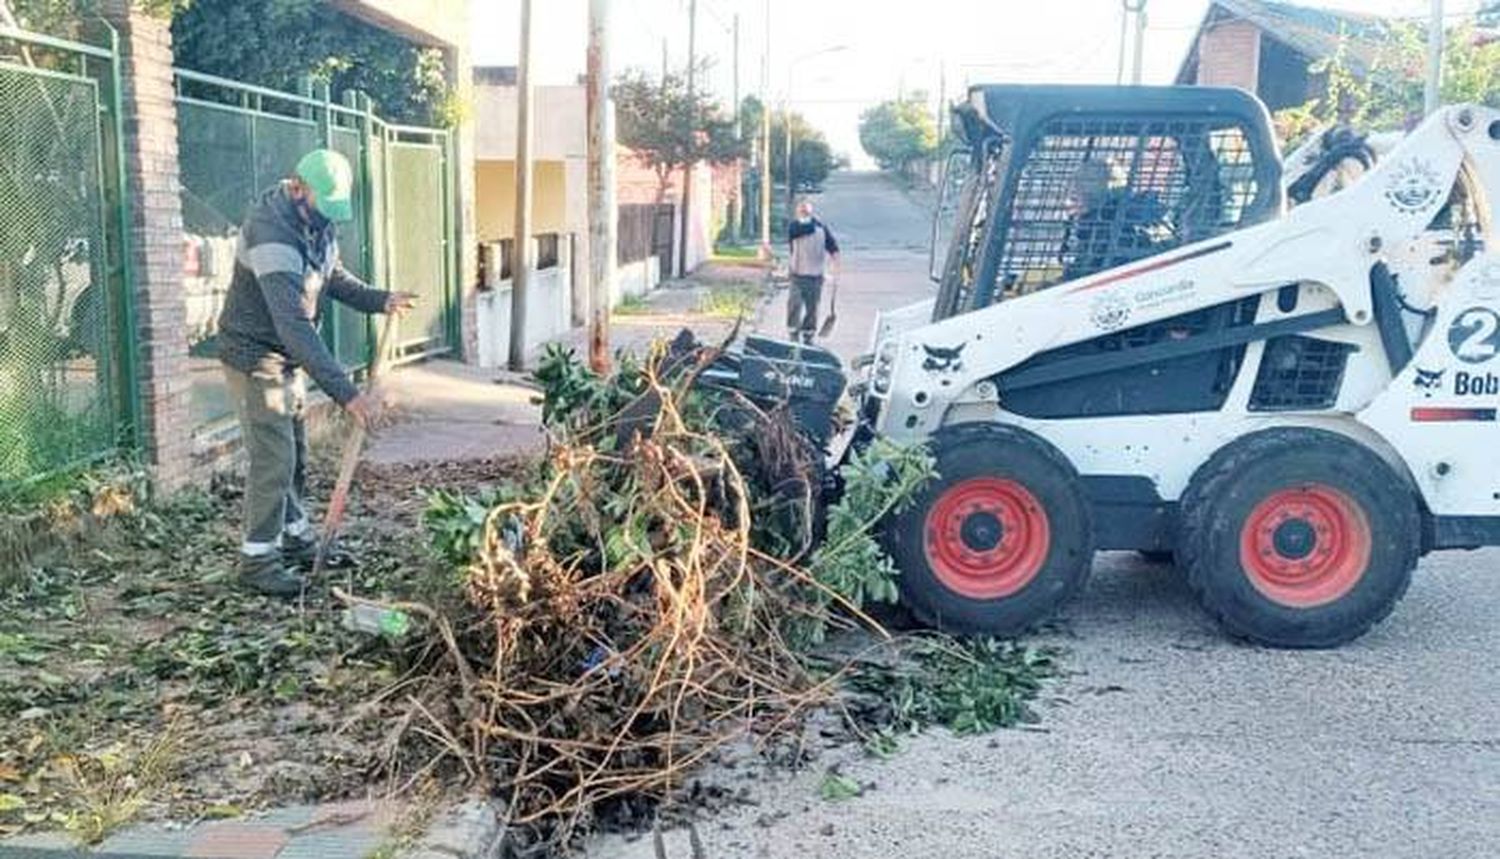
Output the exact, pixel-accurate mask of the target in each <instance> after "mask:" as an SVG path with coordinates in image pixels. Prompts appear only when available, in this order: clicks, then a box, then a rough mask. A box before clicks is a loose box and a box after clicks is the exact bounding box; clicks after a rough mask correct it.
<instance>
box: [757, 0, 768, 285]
mask: <svg viewBox="0 0 1500 859" xmlns="http://www.w3.org/2000/svg"><path fill="white" fill-rule="evenodd" d="M765 15H766V20H765V28H766V29H765V34H764V41H763V43H762V45H761V52H760V258H761V259H762V260H768V259H770V258H771V0H766V9H765Z"/></svg>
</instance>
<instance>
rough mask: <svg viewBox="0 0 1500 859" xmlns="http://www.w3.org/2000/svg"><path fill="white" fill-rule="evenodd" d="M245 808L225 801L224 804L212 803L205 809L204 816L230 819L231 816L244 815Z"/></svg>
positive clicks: (215, 818) (210, 818)
mask: <svg viewBox="0 0 1500 859" xmlns="http://www.w3.org/2000/svg"><path fill="white" fill-rule="evenodd" d="M244 814H245V810H244V809H243V808H240V807H239V806H238V805H234V804H231V803H225V804H223V805H210V806H209V807H208V808H205V809H203V816H204V817H205V818H207V819H208V820H228V819H229V818H231V817H242V816H244Z"/></svg>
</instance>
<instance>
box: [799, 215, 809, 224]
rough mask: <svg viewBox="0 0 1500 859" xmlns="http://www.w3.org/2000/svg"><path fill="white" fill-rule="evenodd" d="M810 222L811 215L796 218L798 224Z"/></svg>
mask: <svg viewBox="0 0 1500 859" xmlns="http://www.w3.org/2000/svg"><path fill="white" fill-rule="evenodd" d="M811 220H812V215H798V216H797V223H799V224H805V223H807V222H808V221H811Z"/></svg>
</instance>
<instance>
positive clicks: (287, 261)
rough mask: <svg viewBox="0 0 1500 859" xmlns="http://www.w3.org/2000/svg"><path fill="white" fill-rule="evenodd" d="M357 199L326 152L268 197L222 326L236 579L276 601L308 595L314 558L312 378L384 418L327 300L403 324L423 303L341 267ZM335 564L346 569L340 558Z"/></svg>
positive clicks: (349, 174)
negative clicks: (334, 339)
mask: <svg viewBox="0 0 1500 859" xmlns="http://www.w3.org/2000/svg"><path fill="white" fill-rule="evenodd" d="M353 188H354V173H353V171H352V170H350V168H349V162H348V161H347V160H346V159H345V158H344V156H342V155H340V154H339V153H337V152H334V151H332V150H328V149H317V150H314V151H312V152H309V153H307V155H305V156H303V157H302V160H300V161H298V162H297V168H296V170H295V171H294V172H293V174H292V175H291V176H290V177H289V178H287V179H284V180H282V181H281V182H279V183H278V184H277V185H276V186H274V187H272V188H270V189H269V190H267V191H266V192H265V193H263V194H262V195H261V196H260V198H259V199H258V200H256V202H255V203H254V204H252V205H251V207H250V212H249V214H248V215H246V217H245V222H244V225H243V226H242V227H241V228H240V235H239V244H238V247H237V248H236V250H235V263H234V276H233V278H232V279H231V280H230V283H229V292H228V295H227V296H226V297H225V300H224V309H223V311H222V312H221V313H220V315H219V338H218V341H219V356H220V360H221V361H222V362H223V364H224V374H225V377H226V378H227V379H228V385H229V394H230V397H231V399H232V400H233V401H234V406H235V411H236V413H237V415H238V416H239V420H240V427H241V433H242V437H243V439H244V445H245V450H246V451H247V452H248V454H249V459H250V467H249V475H248V478H247V480H246V482H245V530H244V542H243V543H241V544H240V554H239V579H240V582H241V584H242V585H244V586H245V587H248V588H250V589H252V590H255V591H258V592H260V593H264V594H269V595H273V596H282V597H294V596H297V595H299V594H301V593H302V590H303V577H302V572H301V568H306V567H309V566H311V564H312V561H313V557H314V555H315V553H316V550H317V539H316V535H315V532H314V531H313V528H312V523H311V521H310V520H309V518H308V515H307V507H306V504H305V501H304V497H303V493H304V490H305V488H306V480H307V430H306V426H305V424H304V422H303V415H304V410H305V408H306V403H305V400H306V388H305V383H304V380H303V373H304V372H306V373H307V374H308V375H310V376H312V378H313V381H315V382H317V384H318V387H320V388H322V389H323V392H324V393H326V394H327V395H328V396H329V397H330V398H332V400H333V401H334V402H335V403H337V404H338V405H339V406H341V407H342V408H343V409H344V411H345V412H347V413H348V414H349V415H350V416H351V417H353V418H354V419H355V420H356V421H359V422H360V423H362V424H365V425H366V426H369V425H372V424H374V423H376V422H377V421H378V420H379V418H380V412H381V406H380V403H379V398H378V397H377V396H373V395H371V394H369V393H365V394H361V393H360V392H359V389H358V388H357V387H355V385H354V382H353V381H352V380H350V378H349V374H348V373H347V372H346V371H345V370H344V367H343V365H342V364H340V363H339V361H338V359H337V358H335V357H334V356H333V354H332V353H331V352H329V350H328V347H327V346H325V345H324V344H323V340H322V338H321V337H320V336H318V320H319V318H320V317H321V315H322V313H323V310H324V308H325V307H326V305H327V300H328V299H330V298H331V299H333V300H335V301H338V302H341V303H343V304H345V305H347V306H349V307H352V308H354V309H355V310H358V311H360V312H361V313H368V314H374V313H396V314H399V313H403V312H405V311H406V310H408V309H410V308H411V307H412V304H413V301H414V298H415V297H414V296H413V295H411V294H410V293H405V292H387V291H385V290H380V289H372V288H371V287H370V286H369V285H367V284H365V283H364V282H363V281H361V280H360V279H359V278H357V277H355V276H354V275H352V274H350V273H349V272H348V270H346V269H345V268H344V266H343V265H342V263H341V262H340V261H339V250H338V236H337V230H336V227H335V225H336V224H338V223H341V222H344V221H348V220H349V219H350V218H351V217H353V200H352V197H353ZM328 560H329V561H330V564H331V565H334V566H336V565H337V564H338V562H344V563H348V562H349V558H348V556H347V555H345V554H343V553H340V552H335V553H333V555H332V557H331V558H330V559H328Z"/></svg>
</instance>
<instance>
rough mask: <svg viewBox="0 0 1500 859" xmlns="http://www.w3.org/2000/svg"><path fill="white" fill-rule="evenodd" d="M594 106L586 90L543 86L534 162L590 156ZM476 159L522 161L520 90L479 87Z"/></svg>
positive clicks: (534, 138)
mask: <svg viewBox="0 0 1500 859" xmlns="http://www.w3.org/2000/svg"><path fill="white" fill-rule="evenodd" d="M587 108H588V102H587V101H586V94H585V93H584V89H583V87H581V86H539V87H537V88H536V102H535V107H534V108H533V113H532V117H531V122H532V125H531V133H532V138H531V157H532V158H535V159H537V160H538V161H562V160H565V159H568V158H580V159H581V158H585V157H587V156H588V122H587V115H586V110H587ZM474 125H475V129H474V148H475V152H474V157H475V158H476V159H478V160H481V161H483V160H492V161H513V160H515V157H516V88H515V87H513V86H499V85H495V84H476V85H475V86H474Z"/></svg>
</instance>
